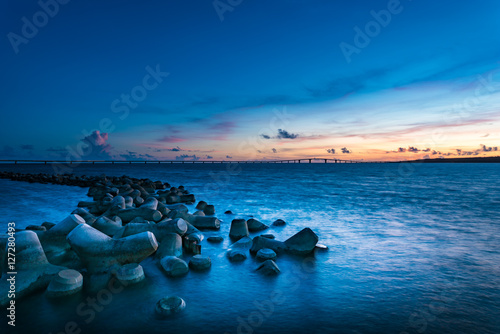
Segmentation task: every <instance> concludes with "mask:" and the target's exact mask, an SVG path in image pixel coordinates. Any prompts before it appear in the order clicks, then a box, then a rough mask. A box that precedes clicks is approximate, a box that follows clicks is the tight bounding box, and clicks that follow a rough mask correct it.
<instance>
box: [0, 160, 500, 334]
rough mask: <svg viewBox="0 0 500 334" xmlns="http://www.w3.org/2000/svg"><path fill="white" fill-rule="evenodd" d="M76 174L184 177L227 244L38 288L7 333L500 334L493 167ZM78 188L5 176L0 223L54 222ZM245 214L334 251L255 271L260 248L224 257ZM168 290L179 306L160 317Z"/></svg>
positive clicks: (104, 168) (499, 211) (269, 167)
mask: <svg viewBox="0 0 500 334" xmlns="http://www.w3.org/2000/svg"><path fill="white" fill-rule="evenodd" d="M0 170H3V171H18V172H23V173H53V172H54V170H53V168H52V166H51V165H38V164H31V165H6V164H3V165H0ZM71 172H72V173H75V174H77V175H101V174H106V175H110V176H121V175H128V176H131V177H136V178H150V179H152V180H153V181H155V180H161V181H163V182H169V183H170V184H171V185H172V186H179V185H183V186H184V187H186V189H188V190H189V191H190V192H191V193H193V194H195V196H196V199H197V201H198V200H203V201H206V202H207V203H209V204H213V205H215V209H216V215H217V217H218V218H219V219H220V220H221V221H222V223H221V229H220V231H212V232H206V233H205V237H208V236H212V235H220V236H223V237H224V241H223V243H221V244H210V243H208V242H207V241H206V239H205V240H204V241H203V243H202V254H204V255H207V256H209V257H210V258H211V260H212V267H211V269H210V270H208V271H206V272H195V271H190V272H189V273H188V274H187V275H186V276H184V277H180V278H174V279H173V278H169V277H167V276H166V275H165V274H164V273H163V272H162V270H161V269H160V268H159V266H158V264H157V260H156V259H155V258H154V257H149V258H148V259H146V260H144V261H143V262H142V263H141V265H142V266H143V268H144V272H145V275H146V279H145V280H144V281H142V282H141V283H138V284H136V285H131V286H127V287H125V288H123V289H120V291H113V292H110V291H99V292H98V293H97V294H94V293H86V292H81V293H79V294H76V295H74V296H71V297H67V298H63V299H55V300H54V299H49V298H47V297H46V295H45V294H44V292H43V291H40V292H37V293H34V294H32V295H30V296H27V297H25V298H23V299H20V300H18V301H17V304H16V305H17V308H16V327H15V329H14V328H12V327H10V326H8V325H7V320H8V319H7V318H6V317H3V319H2V320H1V325H0V331H1V332H2V333H10V332H12V333H53V334H56V333H68V334H69V333H74V334H81V333H185V334H188V333H223V334H224V333H239V334H241V333H308V334H324V333H325V334H326V333H351V334H360V333H397V334H408V333H420V334H421V333H442V334H446V333H454V334H457V333H478V334H479V333H481V334H488V333H491V334H493V333H500V290H499V288H500V164H493V163H492V164H481V163H474V164H472V163H471V164H460V163H454V164H451V163H449V164H445V163H436V164H418V163H389V164H375V163H373V164H371V163H363V164H333V163H331V164H330V163H329V164H321V163H312V164H308V163H306V164H304V163H302V164H298V163H295V164H293V163H291V164H287V163H284V164H211V163H207V164H192V163H184V164H114V165H110V164H95V165H90V164H89V165H87V164H80V165H76V164H75V166H74V167H72V170H71ZM86 193H87V189H86V188H79V187H72V186H62V185H50V184H36V183H33V184H30V183H26V182H14V181H10V180H0V213H1V215H0V230H2V232H3V230H5V229H6V226H7V223H8V222H15V224H16V227H17V228H19V229H21V228H23V227H26V226H27V225H30V224H38V225H39V224H41V223H43V222H45V221H48V222H53V223H57V222H58V221H60V220H62V219H64V218H65V217H66V216H67V215H68V214H70V212H71V211H73V210H74V209H75V208H76V205H77V203H78V202H79V201H81V200H88V197H87V196H86ZM189 209H190V212H193V211H194V210H195V209H194V206H193V205H190V206H189ZM227 210H231V211H232V212H233V213H234V215H227V214H224V212H225V211H227ZM250 217H254V218H256V219H258V220H260V221H261V222H263V223H266V224H268V225H271V223H272V222H273V221H274V220H276V219H278V218H280V219H283V220H285V221H286V225H285V226H281V227H271V228H269V229H268V230H265V231H263V232H260V233H272V234H274V235H275V236H276V239H277V240H285V239H287V238H288V237H290V236H292V235H293V234H295V233H297V232H298V231H300V230H302V229H303V228H305V227H309V228H311V229H312V230H313V231H314V232H315V233H316V234H317V235H318V237H319V243H320V244H323V245H325V246H327V247H328V249H327V250H319V249H318V250H316V251H315V252H314V253H313V254H311V255H309V256H306V257H299V256H293V255H286V254H284V255H279V256H278V258H277V260H276V264H277V265H278V267H279V268H280V271H281V272H280V274H278V275H276V276H263V275H261V274H260V273H259V272H257V271H256V270H255V269H256V267H257V266H258V265H259V263H260V262H259V261H258V260H257V259H256V258H255V257H254V256H252V255H250V254H248V258H247V259H246V260H245V261H243V262H239V263H232V262H230V261H229V260H228V258H227V257H226V250H227V249H228V248H229V247H230V245H231V241H230V239H229V237H228V233H229V227H230V223H231V220H232V219H234V218H246V219H248V218H250ZM260 233H251V237H253V236H256V235H258V234H260ZM184 258H185V259H186V261H188V260H189V256H188V255H186V256H185V257H184ZM2 279H5V276H4V277H3V278H2ZM166 296H179V297H181V298H183V299H184V300H185V302H186V309H185V310H184V311H183V312H182V313H179V314H178V315H176V316H174V317H171V318H166V319H162V318H158V317H157V316H156V315H155V304H156V302H157V301H158V300H159V299H161V298H163V297H166ZM4 311H5V310H4ZM3 329H5V331H4V330H3Z"/></svg>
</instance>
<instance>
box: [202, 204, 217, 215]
mask: <svg viewBox="0 0 500 334" xmlns="http://www.w3.org/2000/svg"><path fill="white" fill-rule="evenodd" d="M203 213H205V214H206V215H207V216H213V215H215V206H213V205H212V204H208V205H207V206H205V208H204V209H203Z"/></svg>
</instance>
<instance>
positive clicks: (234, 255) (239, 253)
mask: <svg viewBox="0 0 500 334" xmlns="http://www.w3.org/2000/svg"><path fill="white" fill-rule="evenodd" d="M226 254H227V257H228V259H229V261H231V262H240V261H244V260H246V258H247V254H246V252H245V251H244V250H242V249H231V250H228V251H227V253H226Z"/></svg>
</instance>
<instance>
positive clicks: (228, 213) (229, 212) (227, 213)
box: [224, 210, 234, 215]
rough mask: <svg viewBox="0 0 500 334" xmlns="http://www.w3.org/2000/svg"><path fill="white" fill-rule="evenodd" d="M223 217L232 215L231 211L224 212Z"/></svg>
mask: <svg viewBox="0 0 500 334" xmlns="http://www.w3.org/2000/svg"><path fill="white" fill-rule="evenodd" d="M224 214H225V215H234V213H233V211H231V210H227V211H226V212H224Z"/></svg>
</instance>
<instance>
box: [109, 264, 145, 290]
mask: <svg viewBox="0 0 500 334" xmlns="http://www.w3.org/2000/svg"><path fill="white" fill-rule="evenodd" d="M144 277H145V276H144V270H143V269H142V266H141V265H140V264H138V263H129V264H126V265H124V266H122V267H121V268H120V269H118V270H117V271H116V279H118V280H119V281H120V282H121V283H122V284H123V285H128V284H133V283H137V282H140V281H142V280H143V279H144Z"/></svg>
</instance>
